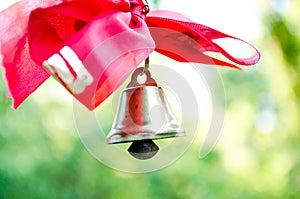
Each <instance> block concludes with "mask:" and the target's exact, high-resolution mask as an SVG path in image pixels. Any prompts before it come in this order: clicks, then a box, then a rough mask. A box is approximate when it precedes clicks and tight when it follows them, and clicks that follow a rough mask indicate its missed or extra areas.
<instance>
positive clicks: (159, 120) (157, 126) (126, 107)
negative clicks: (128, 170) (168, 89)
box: [107, 68, 185, 144]
mask: <svg viewBox="0 0 300 199" xmlns="http://www.w3.org/2000/svg"><path fill="white" fill-rule="evenodd" d="M136 71H138V70H136ZM136 71H135V73H134V74H133V76H132V77H133V79H132V82H130V83H129V85H128V86H129V87H128V88H127V89H125V90H123V91H122V93H121V96H120V101H119V106H118V109H117V112H116V116H115V120H114V123H113V125H112V129H111V131H110V133H109V134H108V136H107V142H108V143H110V144H113V143H122V142H132V141H137V140H154V139H161V138H169V137H179V136H184V135H185V132H184V130H183V128H182V127H181V125H180V124H179V123H178V121H177V120H176V118H175V116H174V114H173V112H172V110H171V108H170V107H169V104H168V102H167V99H166V97H165V95H164V92H163V90H162V88H161V87H157V86H156V82H155V81H154V80H153V79H152V78H151V76H150V73H149V72H147V73H148V74H147V80H146V82H145V83H144V84H138V83H136V82H134V81H136V76H135V75H136V74H140V73H141V72H142V68H141V70H139V71H138V72H136ZM149 83H151V84H149ZM136 85H138V86H136ZM149 85H155V86H149Z"/></svg>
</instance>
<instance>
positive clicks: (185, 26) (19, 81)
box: [0, 0, 260, 110]
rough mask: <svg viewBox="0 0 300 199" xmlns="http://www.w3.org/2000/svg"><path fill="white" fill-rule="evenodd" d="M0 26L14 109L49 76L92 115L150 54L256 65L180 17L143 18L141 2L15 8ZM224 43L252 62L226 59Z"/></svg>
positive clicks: (55, 1)
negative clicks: (215, 55)
mask: <svg viewBox="0 0 300 199" xmlns="http://www.w3.org/2000/svg"><path fill="white" fill-rule="evenodd" d="M0 21H1V27H0V34H1V35H2V37H1V38H0V44H1V46H0V50H1V54H2V56H3V60H2V62H3V63H2V65H3V67H4V69H5V77H6V81H7V85H8V90H7V95H8V96H9V97H11V98H13V107H14V108H17V107H18V106H19V105H20V104H21V103H22V102H23V101H24V100H25V99H26V98H27V97H28V96H29V95H30V94H31V93H32V92H34V91H35V90H36V89H37V88H38V87H39V86H40V85H41V84H42V83H43V82H44V81H45V80H46V79H47V78H48V77H49V76H50V75H52V76H54V77H55V78H56V79H57V80H58V81H59V82H60V83H61V84H62V85H63V86H64V87H65V88H66V89H67V90H68V91H69V92H70V93H71V94H72V95H74V97H75V98H77V99H78V100H79V101H80V102H81V103H83V104H84V105H85V106H86V107H87V108H89V109H90V110H93V109H94V108H95V107H97V106H98V105H99V104H101V103H102V102H103V101H104V100H105V99H106V98H107V97H108V96H109V95H111V94H112V93H113V92H114V91H115V90H116V89H117V88H118V86H119V85H121V84H122V83H123V81H124V80H125V79H126V78H127V77H128V75H129V74H130V72H131V71H132V70H133V69H134V68H136V67H137V66H138V65H139V64H140V63H141V62H142V61H143V60H145V59H146V58H147V57H148V56H149V54H150V53H151V52H153V51H154V50H155V51H157V52H159V53H161V54H163V55H165V56H168V57H170V58H172V59H174V60H177V61H180V62H195V63H202V64H210V65H219V66H227V67H232V68H237V69H239V65H243V66H248V65H253V64H255V63H257V62H258V60H259V58H260V53H259V51H258V49H257V48H255V47H254V46H253V45H251V44H249V43H247V42H246V41H243V40H241V39H239V38H236V37H233V36H230V35H227V34H225V33H222V32H219V31H217V30H214V29H212V28H209V27H207V26H204V25H201V24H197V23H195V22H193V21H191V20H190V19H188V18H187V17H185V16H183V15H182V14H179V13H175V12H171V11H160V10H158V11H151V12H149V7H148V4H147V1H146V0H85V1H81V0H36V1H31V0H21V1H19V2H18V3H16V4H14V5H13V6H11V7H9V8H8V9H6V10H4V11H2V12H1V13H0ZM223 38H230V39H235V40H238V41H241V42H243V43H246V44H248V45H249V46H250V47H251V48H253V49H254V54H253V55H251V56H250V57H246V58H237V57H235V56H233V55H231V54H230V53H228V52H227V51H226V50H225V49H224V48H222V47H221V46H220V45H218V44H217V43H216V42H215V40H217V39H223ZM210 52H212V53H217V54H219V55H222V56H223V57H225V58H226V59H227V60H224V59H219V58H216V57H214V56H212V55H210V54H209V53H210Z"/></svg>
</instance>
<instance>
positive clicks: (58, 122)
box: [0, 0, 300, 199]
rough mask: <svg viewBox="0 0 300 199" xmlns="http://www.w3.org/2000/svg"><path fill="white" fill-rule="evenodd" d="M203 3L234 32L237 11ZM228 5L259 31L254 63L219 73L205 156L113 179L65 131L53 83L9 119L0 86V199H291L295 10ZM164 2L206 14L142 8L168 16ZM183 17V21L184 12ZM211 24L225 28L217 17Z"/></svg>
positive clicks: (70, 125) (296, 194)
mask: <svg viewBox="0 0 300 199" xmlns="http://www.w3.org/2000/svg"><path fill="white" fill-rule="evenodd" d="M172 2H173V3H172ZM212 2H214V3H215V5H214V6H215V8H218V9H219V12H220V13H219V15H218V16H222V14H223V15H224V16H227V14H228V15H229V14H230V16H233V17H234V18H233V19H235V20H237V21H234V20H233V21H232V23H233V24H237V25H236V26H239V23H241V24H243V23H244V22H243V21H242V20H241V21H238V20H239V16H240V17H242V16H243V12H240V13H239V12H236V13H232V12H231V11H232V10H226V8H223V11H222V12H221V11H220V10H222V9H220V5H219V4H218V3H220V4H221V2H222V1H221V0H214V1H212ZM237 2H238V1H234V0H231V1H228V2H227V4H228V6H229V7H234V6H237V7H236V8H235V9H237V10H238V9H239V7H238V6H239V5H240V4H244V3H245V4H246V5H251V6H252V7H251V8H252V9H253V8H255V9H254V10H255V12H253V16H251V15H250V17H253V18H257V19H258V22H259V27H258V28H259V31H257V32H258V33H257V35H256V36H255V37H249V38H250V42H252V43H255V44H256V45H257V46H258V47H259V48H260V50H261V52H262V59H261V61H260V62H259V63H258V64H257V65H255V66H254V67H252V68H251V69H247V71H246V72H240V71H235V70H232V69H223V68H220V70H219V71H220V73H221V75H222V78H223V80H224V87H225V92H226V97H227V99H226V100H227V106H226V122H225V126H224V131H223V133H222V136H221V138H220V140H219V142H218V144H217V146H216V147H215V149H214V150H213V151H212V152H211V153H210V154H209V155H208V156H206V157H205V158H204V159H199V158H198V153H199V145H198V143H194V144H193V145H192V146H191V147H190V148H189V149H188V150H187V152H186V153H185V154H184V155H183V156H182V157H181V158H180V159H178V160H177V161H176V162H175V163H173V164H172V165H170V166H168V167H166V168H164V169H162V170H159V171H155V172H151V173H146V174H128V173H122V172H119V171H115V170H113V169H110V168H109V167H107V166H105V165H103V164H102V163H100V162H98V161H97V160H96V159H94V158H93V157H92V156H91V155H90V154H89V153H88V152H87V151H86V149H85V148H84V146H83V145H82V143H81V141H80V139H79V138H78V136H77V132H76V128H75V125H74V121H73V112H72V111H73V109H72V104H73V102H72V98H71V96H70V95H69V94H68V93H67V92H66V91H65V90H64V89H63V88H62V87H61V86H59V85H58V84H57V83H56V82H55V81H54V80H53V79H51V80H48V81H47V82H46V83H45V84H43V85H42V86H41V87H40V88H39V89H38V90H37V91H36V92H35V93H34V94H33V95H32V96H31V97H29V99H28V100H26V101H25V103H24V104H23V105H22V106H21V107H20V108H19V109H18V110H13V109H11V108H10V102H9V100H7V99H6V97H5V92H6V86H5V83H4V81H3V80H2V79H1V81H0V118H1V119H0V127H1V129H0V199H2V198H3V199H4V198H5V199H19V198H45V199H46V198H49V199H50V198H51V199H53V198H68V199H69V198H70V199H75V198H87V199H89V198H90V199H96V198H130V199H135V198H136V199H138V198H197V199H198V198H208V199H214V198H216V199H219V198H242V199H248V198H249V199H252V198H255V199H256V198H258V199H259V198H263V199H265V198H291V199H292V198H295V199H296V198H300V156H299V151H300V132H299V131H300V122H299V117H300V108H299V107H300V73H299V72H300V40H299V39H300V23H299V17H298V15H299V12H300V2H299V1H298V0H282V1H280V0H273V1H263V2H261V1H258V0H248V1H243V2H239V5H235V3H237ZM168 3H171V4H175V3H176V4H177V5H178V6H179V7H180V6H181V4H184V3H185V4H188V5H190V9H202V10H203V9H208V10H209V9H211V11H212V12H213V7H209V5H208V7H207V8H206V7H205V5H206V3H207V2H204V1H197V5H198V4H199V5H203V6H201V8H200V7H197V6H194V5H193V4H195V3H196V1H188V0H187V1H184V2H183V1H167V0H160V1H154V2H153V1H152V2H151V4H152V5H151V6H152V7H153V8H161V9H172V8H168V7H166V6H164V5H167V4H168ZM0 4H2V2H1V3H0ZM4 4H7V2H6V3H3V5H4ZM223 4H224V3H223ZM2 7H4V6H2ZM186 7H187V6H186ZM221 8H222V7H221ZM249 9H250V8H249ZM174 10H175V9H174ZM177 11H179V10H177ZM182 12H184V10H182ZM229 12H230V13H229ZM184 13H186V14H187V15H188V13H189V10H185V12H184ZM226 13H227V14H226ZM250 14H251V11H250ZM214 15H215V14H212V15H211V16H208V19H206V21H208V22H207V23H206V25H208V26H211V25H210V24H209V18H214V17H213V16H214ZM248 15H249V13H248ZM190 17H191V18H192V17H193V16H190ZM214 20H215V21H217V22H218V21H219V23H220V24H222V23H225V22H224V21H223V20H224V19H223V18H221V17H218V18H214ZM200 22H201V21H200ZM217 22H216V23H217ZM0 23H1V22H0ZM245 23H246V22H245ZM248 26H250V27H251V26H252V25H251V24H248ZM213 27H214V26H213ZM253 27H256V26H253ZM220 30H221V31H222V30H223V29H220ZM230 30H231V29H230V28H229V31H228V30H226V31H227V32H230ZM223 31H225V30H223ZM226 31H225V32H226ZM237 34H239V33H237ZM249 34H250V33H249ZM237 36H240V35H237ZM241 36H242V38H245V37H246V36H245V37H243V35H241ZM245 39H248V38H245ZM2 74H3V70H1V75H2ZM58 87H59V88H58ZM107 122H108V123H111V122H112V121H107Z"/></svg>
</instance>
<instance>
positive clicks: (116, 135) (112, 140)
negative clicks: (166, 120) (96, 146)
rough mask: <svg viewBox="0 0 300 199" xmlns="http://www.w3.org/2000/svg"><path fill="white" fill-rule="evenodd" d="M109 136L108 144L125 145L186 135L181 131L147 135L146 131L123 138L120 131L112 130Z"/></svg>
mask: <svg viewBox="0 0 300 199" xmlns="http://www.w3.org/2000/svg"><path fill="white" fill-rule="evenodd" d="M109 134H112V135H111V136H108V137H107V139H106V141H107V143H108V144H117V143H127V142H134V141H138V140H146V139H151V140H158V139H164V138H173V137H184V136H186V133H185V131H183V130H179V131H167V132H166V131H165V132H163V133H149V132H148V131H145V132H139V133H136V134H126V135H125V136H121V135H120V134H122V131H120V130H112V131H111V132H110V133H109Z"/></svg>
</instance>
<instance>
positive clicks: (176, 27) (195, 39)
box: [146, 11, 260, 69]
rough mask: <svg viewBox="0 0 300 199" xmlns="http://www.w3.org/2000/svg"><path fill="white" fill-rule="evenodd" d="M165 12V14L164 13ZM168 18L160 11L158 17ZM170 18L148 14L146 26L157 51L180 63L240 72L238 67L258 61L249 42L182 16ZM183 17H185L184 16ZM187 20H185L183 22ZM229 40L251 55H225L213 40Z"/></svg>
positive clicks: (256, 54) (256, 50)
mask: <svg viewBox="0 0 300 199" xmlns="http://www.w3.org/2000/svg"><path fill="white" fill-rule="evenodd" d="M164 12H166V13H168V11H164ZM162 14H163V16H168V15H167V14H164V13H162V12H160V13H159V15H162ZM170 16H171V17H172V18H165V17H159V16H155V15H154V14H151V13H150V14H149V16H147V20H146V22H147V24H148V26H149V29H150V32H151V35H152V37H153V39H154V40H155V43H156V51H158V52H160V53H162V54H164V55H166V56H168V57H170V58H172V59H175V60H177V61H181V62H196V63H202V64H213V65H219V66H227V67H233V68H237V69H239V68H240V67H239V65H243V66H249V65H253V64H255V63H257V62H258V60H259V59H260V52H259V50H258V49H257V48H256V47H254V46H253V45H251V44H250V43H248V42H246V41H244V40H241V39H239V38H236V37H233V36H230V35H227V34H224V33H222V32H219V31H217V30H214V29H212V28H209V27H207V26H204V25H201V24H197V23H193V22H192V21H191V20H187V21H181V20H178V19H177V18H181V17H180V16H181V14H176V15H175V14H174V13H171V14H170ZM183 17H184V16H183ZM185 18H186V17H184V19H185ZM223 38H230V39H235V40H238V41H240V42H243V43H246V44H247V45H249V46H250V47H251V48H252V49H254V54H253V55H252V56H250V57H246V58H237V57H235V56H233V55H231V54H230V53H228V52H227V51H226V50H225V49H223V48H222V47H221V46H219V45H218V44H216V42H215V41H214V40H217V39H223ZM210 52H213V53H217V54H218V56H223V57H225V58H226V59H227V61H225V60H222V59H219V58H216V57H212V56H211V55H209V53H210Z"/></svg>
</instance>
